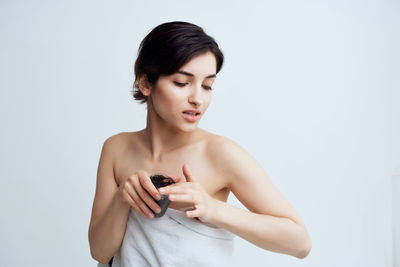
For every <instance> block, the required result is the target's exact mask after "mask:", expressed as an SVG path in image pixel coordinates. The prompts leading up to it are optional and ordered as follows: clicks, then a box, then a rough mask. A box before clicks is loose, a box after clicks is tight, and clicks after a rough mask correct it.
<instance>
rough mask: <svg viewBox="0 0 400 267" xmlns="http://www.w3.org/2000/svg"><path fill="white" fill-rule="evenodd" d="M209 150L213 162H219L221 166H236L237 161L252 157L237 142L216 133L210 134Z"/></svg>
mask: <svg viewBox="0 0 400 267" xmlns="http://www.w3.org/2000/svg"><path fill="white" fill-rule="evenodd" d="M207 152H208V156H209V157H211V158H212V161H213V162H216V163H218V165H219V166H225V167H229V168H233V167H235V165H236V163H239V162H241V160H243V158H248V159H249V158H252V156H251V155H250V154H249V153H248V152H247V151H246V150H245V149H244V148H243V147H242V146H240V145H239V144H238V143H237V142H235V141H234V140H232V139H230V138H228V137H225V136H221V135H216V134H212V136H210V138H209V142H208V146H207Z"/></svg>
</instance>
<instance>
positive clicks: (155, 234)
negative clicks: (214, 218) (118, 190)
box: [98, 208, 235, 267]
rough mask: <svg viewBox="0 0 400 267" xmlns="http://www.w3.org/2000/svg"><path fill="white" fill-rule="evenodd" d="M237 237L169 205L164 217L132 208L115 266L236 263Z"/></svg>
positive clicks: (193, 266)
mask: <svg viewBox="0 0 400 267" xmlns="http://www.w3.org/2000/svg"><path fill="white" fill-rule="evenodd" d="M234 237H235V235H234V234H233V233H231V232H229V231H227V230H225V229H224V228H221V227H217V226H215V225H213V224H206V223H203V222H201V221H199V220H197V219H194V218H188V217H186V216H185V213H184V212H183V211H179V210H175V209H171V208H168V209H167V211H166V213H165V214H164V216H162V217H160V218H154V219H148V218H145V217H143V216H142V215H140V214H139V213H137V212H136V210H134V209H133V208H131V209H130V211H129V217H128V222H127V226H126V231H125V236H124V239H123V241H122V245H121V247H120V249H119V250H118V251H117V253H116V254H115V255H114V259H113V263H112V267H168V266H174V267H180V266H182V267H183V266H185V267H186V266H191V267H204V266H207V267H213V266H215V267H217V266H218V267H224V266H232V252H233V248H234ZM99 264H100V263H99ZM106 266H107V265H98V267H106ZM107 267H108V266H107Z"/></svg>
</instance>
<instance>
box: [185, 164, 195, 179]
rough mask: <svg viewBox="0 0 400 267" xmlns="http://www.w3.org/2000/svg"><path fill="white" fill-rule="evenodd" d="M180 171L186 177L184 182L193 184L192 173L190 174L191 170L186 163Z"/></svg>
mask: <svg viewBox="0 0 400 267" xmlns="http://www.w3.org/2000/svg"><path fill="white" fill-rule="evenodd" d="M182 171H183V174H184V175H185V177H186V182H194V179H193V177H192V172H191V170H190V168H189V165H188V164H187V163H185V164H183V166H182Z"/></svg>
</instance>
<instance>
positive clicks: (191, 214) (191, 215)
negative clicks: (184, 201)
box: [185, 209, 201, 218]
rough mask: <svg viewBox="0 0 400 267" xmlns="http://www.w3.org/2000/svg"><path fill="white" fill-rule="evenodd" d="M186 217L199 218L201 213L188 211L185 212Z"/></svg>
mask: <svg viewBox="0 0 400 267" xmlns="http://www.w3.org/2000/svg"><path fill="white" fill-rule="evenodd" d="M185 215H186V217H190V218H193V217H200V215H201V213H200V210H199V209H194V210H188V211H186V212H185Z"/></svg>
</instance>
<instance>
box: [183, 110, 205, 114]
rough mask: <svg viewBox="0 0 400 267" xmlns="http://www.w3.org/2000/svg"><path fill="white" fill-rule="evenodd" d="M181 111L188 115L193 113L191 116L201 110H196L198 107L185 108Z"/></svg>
mask: <svg viewBox="0 0 400 267" xmlns="http://www.w3.org/2000/svg"><path fill="white" fill-rule="evenodd" d="M183 113H185V114H189V115H193V116H195V115H196V116H197V115H199V114H200V113H201V112H200V110H198V109H187V110H185V111H183Z"/></svg>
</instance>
